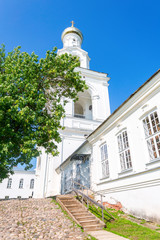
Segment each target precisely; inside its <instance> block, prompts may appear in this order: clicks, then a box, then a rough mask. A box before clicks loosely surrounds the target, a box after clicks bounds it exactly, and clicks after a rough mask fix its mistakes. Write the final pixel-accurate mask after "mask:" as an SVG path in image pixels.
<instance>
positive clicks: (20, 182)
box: [19, 178, 23, 188]
mask: <svg viewBox="0 0 160 240" xmlns="http://www.w3.org/2000/svg"><path fill="white" fill-rule="evenodd" d="M19 188H23V179H22V178H21V179H20V181H19Z"/></svg>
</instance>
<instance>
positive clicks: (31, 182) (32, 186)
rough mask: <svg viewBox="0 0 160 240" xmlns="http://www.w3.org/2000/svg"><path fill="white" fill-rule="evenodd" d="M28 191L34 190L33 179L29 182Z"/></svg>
mask: <svg viewBox="0 0 160 240" xmlns="http://www.w3.org/2000/svg"><path fill="white" fill-rule="evenodd" d="M30 189H34V178H32V179H31V180H30Z"/></svg>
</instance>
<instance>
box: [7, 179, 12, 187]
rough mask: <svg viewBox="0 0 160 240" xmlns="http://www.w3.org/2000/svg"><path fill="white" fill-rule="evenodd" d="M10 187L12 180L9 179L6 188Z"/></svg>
mask: <svg viewBox="0 0 160 240" xmlns="http://www.w3.org/2000/svg"><path fill="white" fill-rule="evenodd" d="M11 186H12V178H9V179H8V183H7V188H11Z"/></svg>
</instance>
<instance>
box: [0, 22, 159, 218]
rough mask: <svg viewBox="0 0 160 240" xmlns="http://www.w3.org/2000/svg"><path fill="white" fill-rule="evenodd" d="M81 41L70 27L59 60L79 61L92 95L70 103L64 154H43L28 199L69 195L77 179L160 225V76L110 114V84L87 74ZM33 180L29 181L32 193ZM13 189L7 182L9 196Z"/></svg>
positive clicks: (98, 74)
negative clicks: (68, 56)
mask: <svg viewBox="0 0 160 240" xmlns="http://www.w3.org/2000/svg"><path fill="white" fill-rule="evenodd" d="M82 41H83V35H82V33H81V31H80V30H79V29H77V28H75V27H74V26H73V24H72V26H71V27H68V28H66V29H65V30H64V31H63V33H62V42H63V48H62V49H60V50H58V54H59V55H60V54H63V53H69V54H73V55H76V56H78V57H79V59H80V67H79V68H76V71H79V72H80V74H81V76H82V79H83V80H85V81H86V84H87V86H88V90H85V91H84V92H80V93H79V94H78V97H79V99H78V101H77V102H75V103H74V102H73V101H72V100H69V101H68V103H67V105H66V106H65V111H66V117H65V118H64V119H62V122H61V124H62V125H63V126H64V127H65V129H64V130H63V131H62V130H61V131H60V134H61V138H62V141H61V143H59V145H58V150H59V152H60V154H59V155H58V156H56V157H53V156H52V155H50V154H46V153H45V149H43V148H41V155H40V157H38V159H37V166H36V172H35V175H34V177H35V184H34V194H33V193H32V192H33V189H32V187H30V189H29V192H28V193H27V194H28V197H29V196H32V195H33V197H34V198H45V197H49V196H55V195H59V194H66V193H68V192H69V191H70V190H71V181H72V179H74V180H75V181H76V182H79V183H80V184H83V185H85V186H87V187H89V188H91V189H92V190H95V191H99V192H101V193H103V195H104V196H105V197H104V199H103V200H104V201H105V202H107V203H110V204H115V203H118V202H119V203H121V205H122V207H123V210H124V211H125V212H127V213H130V214H132V215H134V216H137V217H141V218H144V219H148V220H154V221H157V222H160V214H159V213H160V70H158V71H157V72H156V73H155V74H154V75H153V76H151V77H150V78H149V79H148V80H147V81H146V82H145V83H144V84H143V85H142V86H140V87H139V89H138V90H137V91H136V92H134V93H133V94H132V95H131V96H130V97H129V98H128V99H127V100H126V101H125V102H124V103H123V104H122V105H121V106H120V107H118V108H117V109H116V110H115V111H114V112H113V113H112V114H111V113H110V103H109V95H108V86H109V84H108V82H109V80H110V79H109V77H108V76H107V74H105V73H101V72H96V71H93V70H90V69H89V62H90V58H89V56H88V53H87V52H86V51H84V50H83V49H82V48H81V44H82ZM19 174H22V173H19ZM13 176H14V175H13ZM17 176H18V175H17ZM19 176H20V175H19ZM34 177H33V176H31V175H30V176H29V177H27V179H28V180H26V183H27V184H28V185H27V186H28V188H29V186H31V179H34ZM20 179H23V177H20ZM20 179H19V181H20ZM10 184H12V182H11V183H10V182H9V179H8V180H5V184H4V185H5V188H8V190H7V191H8V192H9V190H11V189H10ZM17 184H18V183H16V186H20V182H19V185H17ZM29 184H30V185H29ZM19 190H21V189H19ZM5 191H6V189H5ZM21 192H22V191H21ZM24 192H25V191H24ZM5 194H6V195H4V197H5V196H8V195H7V192H5ZM17 194H19V193H18V192H17V193H16V196H19V195H17ZM0 198H1V197H0ZM97 200H98V199H97Z"/></svg>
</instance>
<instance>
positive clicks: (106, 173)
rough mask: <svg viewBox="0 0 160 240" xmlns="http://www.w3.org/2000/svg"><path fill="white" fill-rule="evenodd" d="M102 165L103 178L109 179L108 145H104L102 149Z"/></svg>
mask: <svg viewBox="0 0 160 240" xmlns="http://www.w3.org/2000/svg"><path fill="white" fill-rule="evenodd" d="M100 149H101V164H102V177H103V178H104V177H109V162H108V151H107V144H106V143H105V144H103V145H102V146H101V147H100Z"/></svg>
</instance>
